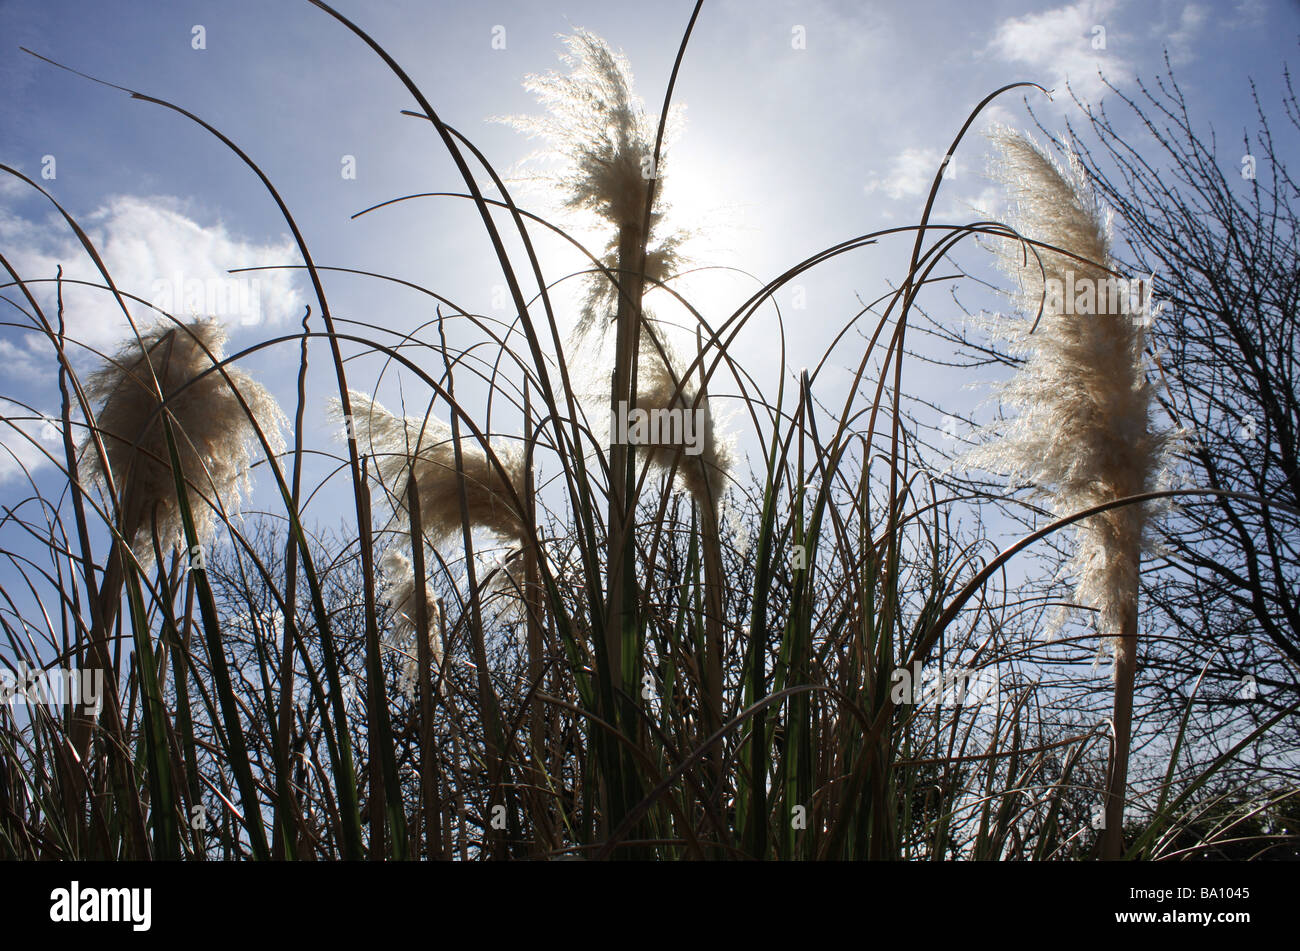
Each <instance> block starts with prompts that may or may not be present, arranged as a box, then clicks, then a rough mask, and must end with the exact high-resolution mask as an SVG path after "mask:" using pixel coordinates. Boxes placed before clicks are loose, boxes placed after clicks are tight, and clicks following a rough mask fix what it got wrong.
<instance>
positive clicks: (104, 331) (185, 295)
mask: <svg viewBox="0 0 1300 951" xmlns="http://www.w3.org/2000/svg"><path fill="white" fill-rule="evenodd" d="M182 208H183V206H182V204H181V202H179V201H178V200H176V199H169V198H142V197H138V196H131V195H124V196H115V197H112V198H109V199H108V200H107V202H106V203H105V204H104V205H103V206H102V207H101V208H99V209H97V210H96V211H94V212H93V213H91V214H90V215H87V216H85V217H84V218H82V219H80V221H79V223H80V224H81V226H82V228H83V229H85V231H86V233H87V234H88V235H89V236H90V239H91V241H92V242H93V243H94V245H95V247H96V249H97V250H98V252H99V255H100V257H101V258H102V259H103V261H104V264H105V266H106V268H107V269H108V272H109V274H110V275H111V276H112V278H113V282H114V284H116V285H117V287H118V288H119V289H120V290H122V291H126V292H129V293H132V294H136V295H138V296H139V297H142V298H144V299H145V300H147V301H150V302H151V303H154V304H157V305H158V306H160V307H163V308H164V309H166V310H168V311H170V312H171V313H172V314H173V315H175V316H176V317H180V318H186V317H189V316H192V315H196V314H200V315H212V316H215V317H218V318H220V319H222V320H223V321H225V322H227V323H229V324H231V325H232V326H237V325H241V324H244V325H248V324H277V323H280V322H282V321H285V320H289V319H293V318H296V317H298V316H300V314H301V311H302V306H303V298H302V296H301V294H300V293H299V291H298V290H297V289H296V287H295V279H294V276H293V273H292V272H290V271H258V272H252V273H248V274H228V273H226V272H227V269H229V268H237V267H247V266H255V265H284V264H288V265H293V264H297V263H299V262H300V260H301V259H300V258H299V256H298V254H297V251H296V249H295V248H294V246H293V244H292V243H291V242H290V241H289V240H288V239H287V238H286V239H283V240H281V241H279V242H276V243H271V244H259V243H256V242H253V241H247V240H244V239H241V238H239V237H236V236H234V235H232V234H231V233H230V232H229V231H228V230H227V228H226V227H225V225H223V224H221V223H218V224H215V225H212V226H210V227H204V226H202V225H200V224H198V223H197V222H196V221H194V220H193V219H192V218H190V217H188V216H187V215H186V214H185V213H184V211H183V210H182ZM0 248H3V249H4V251H5V254H6V256H7V257H8V258H9V259H10V261H11V263H12V264H13V266H14V268H15V269H16V270H17V272H18V274H19V275H20V276H21V277H22V278H23V279H24V280H27V281H37V280H49V279H52V278H53V277H54V276H55V274H56V273H57V270H58V266H59V265H60V264H62V265H63V276H64V278H65V279H76V280H85V281H92V282H94V283H96V284H102V283H103V278H102V277H101V276H100V274H99V272H98V270H97V269H96V268H95V266H94V263H93V262H92V261H91V260H90V258H89V257H88V256H87V254H86V252H85V250H84V249H83V248H82V247H81V244H80V242H78V241H77V239H76V238H75V236H73V235H72V234H70V233H69V231H68V228H67V226H66V225H65V224H64V223H63V222H62V220H61V219H56V218H53V217H50V218H46V219H45V220H42V221H32V220H29V219H26V218H21V217H18V216H15V215H9V214H5V213H4V212H3V211H0ZM30 289H31V291H32V293H33V295H34V296H35V297H36V298H37V300H38V301H39V302H40V304H41V306H42V308H44V309H45V312H46V316H47V317H48V318H49V319H50V320H51V321H53V320H54V318H55V307H54V301H55V292H54V287H53V285H52V284H48V283H43V284H32V285H31V286H30ZM129 306H130V309H131V315H132V317H133V318H135V319H136V321H137V322H140V321H143V322H144V323H149V322H150V321H152V320H153V319H154V312H153V311H152V310H151V309H150V308H148V307H145V306H143V305H139V304H131V305H129ZM64 312H65V314H66V317H67V325H68V336H69V338H71V339H73V340H77V341H80V342H81V343H84V344H86V345H88V346H93V347H97V348H99V349H101V350H102V349H104V348H105V347H112V346H113V345H115V344H116V343H117V341H118V340H120V339H122V338H123V337H125V336H126V335H127V333H128V330H127V325H126V319H125V317H124V316H123V315H122V312H121V310H120V309H119V308H118V306H117V304H116V302H115V301H114V299H113V296H112V294H110V293H109V292H108V291H106V290H96V289H91V288H84V287H76V286H70V285H65V287H64ZM3 369H4V368H3V367H2V366H0V370H3Z"/></svg>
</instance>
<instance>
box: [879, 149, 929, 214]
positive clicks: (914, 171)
mask: <svg viewBox="0 0 1300 951" xmlns="http://www.w3.org/2000/svg"><path fill="white" fill-rule="evenodd" d="M942 164H943V153H942V152H940V151H939V150H938V149H919V148H906V149H903V151H902V152H900V153H898V155H896V156H894V164H893V167H892V168H890V170H889V171H888V172H887V173H886V174H885V175H883V176H879V175H873V176H872V177H871V179H870V180H869V181H868V182H867V184H866V185H865V186H864V190H865V191H866V193H867V194H868V195H870V194H873V193H875V192H878V191H879V192H884V193H885V194H886V195H887V196H889V197H890V198H892V199H894V200H895V201H898V200H899V199H900V198H914V197H916V196H917V195H924V194H926V193H928V192H929V190H930V186H931V185H932V184H933V183H934V176H935V173H936V172H938V171H939V166H940V165H942Z"/></svg>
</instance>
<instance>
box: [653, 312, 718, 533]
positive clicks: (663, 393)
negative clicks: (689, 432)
mask: <svg viewBox="0 0 1300 951" xmlns="http://www.w3.org/2000/svg"><path fill="white" fill-rule="evenodd" d="M647 319H648V317H647ZM660 347H662V348H663V352H662V353H660ZM665 356H666V357H667V358H668V362H670V363H671V364H672V371H671V372H670V371H669V368H668V363H666V362H665V360H664V357H665ZM674 377H676V379H677V381H678V382H680V383H681V386H680V387H678V386H677V384H676V383H674V382H673V378H674ZM636 382H637V394H636V408H637V409H643V410H647V411H649V412H654V411H656V410H666V409H678V410H680V411H682V412H687V413H690V412H695V411H696V410H698V413H697V416H696V418H697V420H698V430H697V437H698V438H699V439H700V444H701V452H700V453H699V454H698V455H691V454H687V453H686V452H685V451H684V450H683V447H682V446H681V445H680V444H675V443H674V444H655V443H651V444H649V445H639V446H638V447H637V448H638V449H640V450H642V451H643V452H647V453H648V455H649V458H650V462H651V464H653V465H656V466H659V467H661V468H663V469H671V468H672V465H673V463H674V462H676V463H677V477H678V478H679V479H680V480H681V482H682V484H683V485H684V486H685V488H686V490H687V491H688V492H690V493H691V495H692V497H694V499H695V501H696V502H697V503H698V504H699V505H700V506H701V507H707V508H709V509H711V510H713V511H714V512H716V511H718V507H719V505H720V503H721V501H722V494H723V491H724V490H725V489H726V482H727V473H728V472H729V471H730V469H731V466H732V462H733V458H732V447H731V444H730V441H729V440H728V439H726V438H725V437H723V436H722V435H720V434H719V433H718V432H717V429H716V427H715V425H714V420H713V412H712V410H711V408H710V406H709V400H708V399H707V398H705V399H699V386H698V384H697V383H696V381H695V380H694V378H693V377H692V378H687V379H683V376H682V371H681V361H680V360H679V359H677V357H676V354H674V352H673V350H672V348H671V347H670V346H669V345H668V343H667V341H666V340H663V339H660V340H659V346H656V345H655V343H654V341H652V340H651V339H650V337H649V335H648V334H647V333H645V332H644V331H643V332H642V334H641V349H640V356H639V357H638V366H637V380H636ZM697 401H698V402H697Z"/></svg>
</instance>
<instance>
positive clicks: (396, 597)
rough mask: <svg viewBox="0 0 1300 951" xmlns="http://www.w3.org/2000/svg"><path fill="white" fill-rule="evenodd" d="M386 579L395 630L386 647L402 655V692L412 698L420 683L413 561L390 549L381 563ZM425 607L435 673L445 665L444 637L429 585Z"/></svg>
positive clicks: (386, 642) (387, 640)
mask: <svg viewBox="0 0 1300 951" xmlns="http://www.w3.org/2000/svg"><path fill="white" fill-rule="evenodd" d="M380 567H381V570H382V572H383V576H384V589H383V592H382V595H381V596H382V598H383V599H384V600H385V601H386V602H388V605H389V609H390V610H391V612H392V618H393V626H392V629H391V631H390V632H389V634H388V635H387V637H386V638H385V645H386V646H387V647H388V648H389V649H390V650H393V651H396V652H397V653H399V654H401V655H402V658H403V660H402V673H401V678H400V682H399V683H400V687H401V690H402V692H403V693H404V694H405V695H406V696H407V697H411V696H413V695H414V693H415V685H416V684H417V683H418V682H419V679H420V676H419V675H420V664H419V656H420V655H419V644H418V642H417V637H418V635H417V632H416V623H415V618H416V611H417V607H416V601H415V570H414V568H413V567H412V565H411V559H410V558H409V557H408V556H407V555H406V553H405V552H403V551H401V550H400V549H398V548H396V547H392V548H389V549H388V550H387V551H386V552H385V553H384V555H383V558H382V559H381V560H380ZM424 598H425V607H426V610H427V612H428V614H427V616H428V619H429V655H430V658H431V669H437V668H438V667H440V666H441V665H442V635H441V633H440V624H439V621H440V610H439V607H438V599H437V597H436V596H435V594H434V592H433V589H432V588H430V587H429V585H428V584H427V583H426V584H425V588H424Z"/></svg>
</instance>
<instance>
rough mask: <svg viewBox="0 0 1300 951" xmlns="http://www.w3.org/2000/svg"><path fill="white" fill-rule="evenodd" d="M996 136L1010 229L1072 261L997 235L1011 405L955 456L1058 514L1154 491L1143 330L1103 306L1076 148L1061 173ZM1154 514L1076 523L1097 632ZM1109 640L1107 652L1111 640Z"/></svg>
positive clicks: (1098, 231) (1095, 216) (1156, 449)
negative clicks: (981, 439)
mask: <svg viewBox="0 0 1300 951" xmlns="http://www.w3.org/2000/svg"><path fill="white" fill-rule="evenodd" d="M994 141H995V143H996V145H997V146H998V148H999V150H1000V152H1001V156H1002V162H1001V165H1000V169H999V172H1000V177H1001V178H1002V180H1003V181H1004V183H1005V184H1006V185H1007V186H1008V187H1009V189H1010V190H1011V192H1012V194H1013V197H1014V198H1015V199H1016V200H1017V201H1018V204H1019V214H1018V217H1017V218H1016V220H1015V221H1013V222H1012V224H1013V225H1014V226H1015V227H1016V229H1017V231H1019V232H1020V233H1021V234H1022V235H1023V236H1025V237H1026V238H1029V239H1032V240H1035V241H1041V242H1043V243H1045V244H1049V245H1052V246H1054V247H1057V248H1061V249H1062V250H1063V251H1067V252H1069V253H1070V254H1071V255H1075V256H1077V258H1081V259H1082V260H1076V259H1075V257H1069V256H1067V255H1066V254H1061V253H1057V252H1054V251H1048V250H1045V249H1041V248H1040V249H1037V252H1038V256H1037V257H1035V255H1034V252H1033V250H1030V249H1025V248H1024V247H1023V246H1022V245H1021V244H1019V243H1017V242H1015V241H1010V240H1005V241H1002V242H1000V244H999V256H1000V262H1001V264H1002V266H1003V267H1004V268H1005V269H1006V270H1007V271H1008V272H1009V273H1010V274H1011V275H1012V276H1014V277H1016V278H1017V279H1018V280H1019V283H1020V301H1019V303H1020V309H1021V311H1022V312H1023V314H1024V315H1025V316H1022V317H1021V318H1019V319H1015V320H1004V321H1003V322H1001V323H1000V324H999V325H997V326H996V328H995V329H997V330H999V331H1000V332H1001V334H1002V336H1004V337H1005V339H1006V340H1007V341H1008V343H1009V346H1010V350H1011V352H1013V353H1015V354H1017V355H1019V356H1022V357H1023V358H1024V363H1023V365H1022V366H1021V368H1020V369H1019V371H1018V372H1017V373H1016V375H1015V376H1014V377H1013V378H1012V380H1011V381H1010V382H1009V383H1008V384H1007V385H1006V386H1005V388H1004V389H1003V390H1002V394H1001V395H1002V401H1003V403H1004V405H1006V406H1010V407H1013V408H1015V409H1017V410H1019V414H1018V415H1017V416H1016V418H1015V419H1014V420H1012V421H1011V422H1010V423H1009V424H1008V425H1005V426H1003V427H999V426H996V425H995V426H994V427H993V428H992V430H991V431H990V432H988V433H986V435H992V436H993V437H994V438H993V439H992V440H991V441H988V442H986V443H985V444H983V445H982V446H980V447H979V448H977V449H975V450H974V451H972V452H971V453H969V454H968V455H967V456H966V457H965V459H964V461H965V462H966V463H967V464H969V465H975V466H980V467H982V468H986V469H992V470H1001V471H1004V472H1007V473H1009V474H1010V476H1011V477H1012V478H1013V479H1015V480H1017V481H1019V482H1022V483H1027V484H1029V485H1030V486H1032V487H1033V488H1034V490H1035V492H1036V493H1037V494H1038V495H1040V496H1043V497H1046V498H1047V499H1049V500H1050V501H1051V503H1052V507H1053V509H1054V511H1056V512H1057V513H1058V514H1060V515H1066V514H1069V513H1072V512H1077V511H1079V510H1081V509H1085V508H1089V507H1091V506H1094V505H1099V504H1102V503H1105V502H1108V501H1112V500H1114V499H1119V498H1123V497H1126V496H1131V495H1137V494H1140V493H1143V492H1150V491H1154V490H1156V489H1159V488H1161V487H1162V485H1163V484H1164V481H1165V479H1166V477H1167V471H1168V460H1169V453H1168V450H1169V447H1170V444H1171V441H1172V439H1173V438H1174V434H1172V433H1169V432H1158V431H1156V430H1154V429H1153V428H1152V426H1151V419H1150V413H1151V403H1152V397H1151V385H1150V383H1149V382H1148V381H1147V378H1146V366H1145V361H1144V358H1143V349H1144V346H1145V341H1146V328H1145V325H1144V322H1143V321H1142V320H1140V319H1135V315H1133V314H1131V313H1130V312H1129V311H1130V307H1129V301H1128V300H1127V299H1123V300H1121V299H1119V298H1118V297H1117V296H1116V295H1114V294H1109V293H1108V294H1107V295H1106V299H1105V301H1104V306H1102V305H1103V301H1102V296H1101V295H1100V294H1098V293H1097V292H1098V290H1100V289H1101V288H1106V287H1113V286H1114V284H1113V281H1110V280H1109V279H1111V278H1113V277H1114V275H1112V274H1111V273H1110V272H1109V271H1108V270H1107V269H1106V268H1107V267H1111V268H1113V267H1114V266H1115V262H1114V260H1113V259H1112V258H1111V255H1110V235H1109V232H1110V221H1109V216H1108V215H1105V214H1103V212H1102V210H1101V209H1100V207H1099V205H1098V203H1097V200H1096V197H1095V195H1093V193H1092V192H1091V190H1090V189H1089V188H1088V187H1087V185H1086V183H1085V181H1084V180H1083V177H1082V173H1081V171H1080V170H1079V167H1078V164H1077V162H1076V161H1074V158H1073V156H1071V157H1070V158H1071V161H1070V167H1069V168H1068V169H1066V168H1061V167H1060V166H1058V165H1057V164H1056V163H1055V162H1054V161H1053V160H1052V159H1051V158H1050V157H1049V156H1047V155H1046V154H1045V153H1044V152H1043V151H1041V150H1040V149H1039V148H1038V147H1037V146H1036V145H1035V144H1034V143H1033V142H1032V141H1031V140H1029V139H1028V138H1026V137H1024V136H1021V135H1019V134H1017V133H1014V132H1011V131H1009V130H1002V131H999V132H997V133H995V134H994ZM1040 261H1041V267H1040V263H1039V262H1040ZM1046 282H1059V283H1054V284H1048V283H1046ZM1051 287H1055V288H1070V287H1074V288H1078V289H1080V290H1082V289H1083V288H1089V289H1090V291H1089V293H1090V294H1091V297H1092V305H1091V309H1092V310H1094V311H1097V312H1094V313H1077V312H1074V313H1070V312H1067V311H1073V310H1078V309H1086V308H1077V307H1075V306H1074V305H1073V304H1067V303H1066V302H1065V301H1064V300H1063V299H1062V295H1060V294H1057V293H1052V294H1046V295H1045V293H1044V292H1045V288H1051ZM1067 293H1068V291H1067ZM1083 301H1084V298H1082V297H1081V298H1078V300H1077V302H1078V303H1082V302H1083ZM1040 306H1042V307H1043V313H1042V317H1041V319H1038V321H1037V326H1036V327H1035V326H1034V322H1035V316H1036V315H1037V313H1038V310H1039V307H1040ZM1157 510H1158V507H1157V506H1153V505H1151V504H1149V503H1148V504H1138V505H1126V506H1121V507H1119V508H1115V509H1111V510H1110V511H1108V512H1104V513H1102V514H1100V515H1096V516H1093V517H1091V518H1089V519H1086V520H1085V521H1083V522H1081V523H1079V527H1078V530H1077V536H1078V539H1077V553H1076V555H1075V558H1074V559H1073V560H1072V562H1071V563H1070V565H1069V566H1067V571H1069V572H1070V573H1071V574H1073V575H1074V576H1075V577H1076V578H1077V586H1076V595H1077V598H1078V600H1079V601H1080V602H1082V603H1084V604H1087V605H1089V606H1091V607H1093V608H1095V609H1096V610H1097V612H1098V627H1099V629H1100V630H1101V631H1102V632H1103V633H1107V634H1114V633H1116V632H1118V631H1119V630H1120V629H1121V627H1122V625H1123V616H1124V613H1125V611H1126V610H1127V609H1128V608H1129V606H1130V605H1132V604H1133V603H1135V601H1136V598H1137V590H1138V570H1139V560H1140V558H1141V555H1142V552H1143V551H1144V550H1147V549H1148V548H1149V547H1150V545H1151V544H1152V543H1153V541H1154V538H1153V532H1152V518H1153V515H1154V514H1155V513H1156V512H1157ZM1111 644H1112V646H1113V647H1115V648H1116V649H1118V647H1119V642H1118V641H1116V640H1113V639H1112V640H1111Z"/></svg>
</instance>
